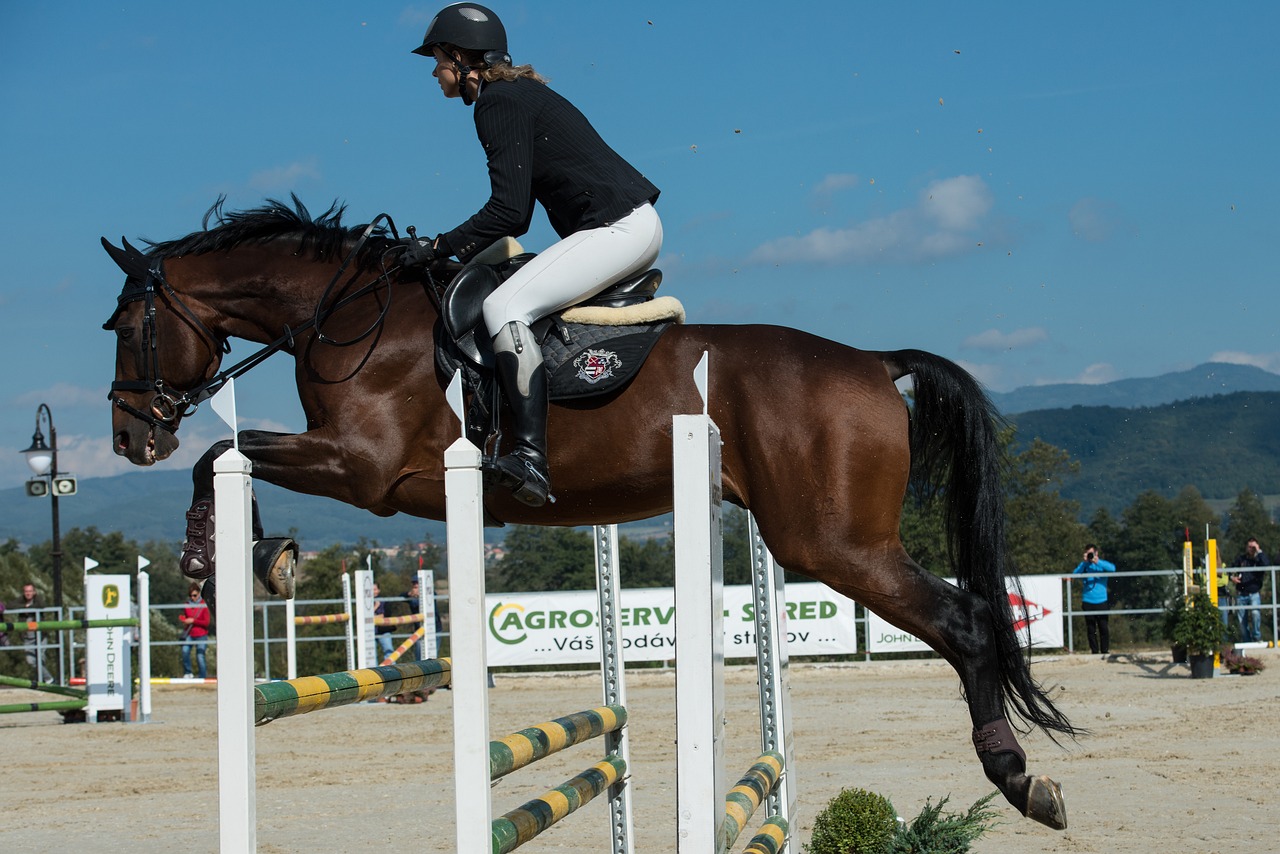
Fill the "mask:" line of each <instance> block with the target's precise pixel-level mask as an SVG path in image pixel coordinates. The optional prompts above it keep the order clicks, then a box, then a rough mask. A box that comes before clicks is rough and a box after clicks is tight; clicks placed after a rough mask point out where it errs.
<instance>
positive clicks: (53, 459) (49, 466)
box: [22, 403, 75, 608]
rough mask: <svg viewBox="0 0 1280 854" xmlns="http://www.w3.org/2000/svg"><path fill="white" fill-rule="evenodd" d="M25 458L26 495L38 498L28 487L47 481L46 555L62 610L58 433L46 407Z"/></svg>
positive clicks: (55, 599) (57, 603)
mask: <svg viewBox="0 0 1280 854" xmlns="http://www.w3.org/2000/svg"><path fill="white" fill-rule="evenodd" d="M42 414H43V415H44V418H45V421H47V422H48V424H49V444H47V445H46V444H45V443H44V433H42V432H40V416H41V415H42ZM22 453H23V454H24V455H25V456H26V458H27V465H28V466H30V467H31V471H32V472H34V473H35V475H36V477H35V479H34V480H32V481H28V482H27V494H28V495H32V496H36V497H39V496H40V495H41V494H42V492H41V491H40V490H38V489H32V484H34V483H40V482H42V481H43V479H44V478H46V477H47V478H48V479H49V480H48V486H47V492H48V495H49V503H50V505H51V506H52V508H53V550H52V551H51V552H50V554H49V556H50V557H51V558H52V559H53V605H54V607H55V608H61V607H62V540H61V538H60V537H59V534H58V493H59V491H61V490H60V487H59V480H60V479H59V477H58V432H57V431H56V430H54V429H53V413H52V412H50V411H49V407H48V406H47V405H45V404H43V403H42V404H40V406H39V408H37V409H36V432H35V434H34V435H33V436H32V437H31V447H30V448H27V449H26V450H25V451H23V452H22ZM70 490H71V493H74V492H75V481H74V480H72V481H71V487H70Z"/></svg>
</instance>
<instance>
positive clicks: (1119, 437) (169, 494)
mask: <svg viewBox="0 0 1280 854" xmlns="http://www.w3.org/2000/svg"><path fill="white" fill-rule="evenodd" d="M1244 392H1249V393H1251V394H1240V393H1244ZM992 398H993V400H994V401H995V402H996V404H997V406H998V407H999V408H1000V410H1001V412H1002V413H1004V414H1005V415H1006V416H1007V417H1009V418H1010V420H1011V421H1013V422H1014V423H1015V424H1016V425H1017V427H1018V431H1019V433H1018V441H1019V442H1020V443H1025V442H1029V441H1031V439H1032V438H1035V437H1039V438H1041V439H1043V440H1044V441H1046V442H1049V443H1050V444H1052V445H1056V446H1058V447H1060V448H1063V449H1064V450H1066V451H1067V452H1068V453H1070V454H1071V456H1072V457H1073V458H1074V459H1078V460H1080V461H1081V473H1080V476H1079V477H1078V478H1076V479H1073V480H1072V481H1071V482H1070V483H1068V484H1066V485H1065V486H1064V488H1063V490H1062V492H1063V495H1065V496H1066V497H1068V498H1075V499H1077V500H1079V501H1080V502H1081V504H1082V506H1083V508H1084V511H1085V513H1086V514H1087V513H1089V512H1091V511H1092V510H1093V509H1094V508H1095V507H1098V506H1107V507H1108V508H1109V509H1111V510H1113V511H1116V510H1119V509H1121V508H1123V507H1124V506H1125V505H1127V504H1128V503H1129V502H1130V501H1132V499H1133V498H1134V497H1135V496H1136V495H1137V494H1138V493H1139V492H1141V491H1142V490H1144V489H1156V490H1157V491H1160V492H1162V493H1165V494H1169V495H1172V494H1174V493H1176V492H1177V491H1178V490H1179V489H1181V488H1182V486H1183V485H1185V484H1187V483H1192V484H1195V485H1196V486H1197V487H1198V488H1199V489H1200V490H1201V492H1202V493H1203V494H1204V495H1205V496H1206V497H1209V498H1218V499H1225V498H1231V497H1234V495H1235V494H1236V493H1237V492H1238V491H1239V490H1240V489H1241V488H1243V487H1244V486H1249V487H1250V488H1252V489H1253V490H1254V491H1255V492H1259V493H1260V494H1276V493H1280V375H1277V374H1272V373H1269V372H1267V371H1264V370H1261V369H1259V368H1253V367H1249V366H1245V365H1230V364H1220V363H1209V364H1204V365H1200V366H1199V367H1196V368H1193V369H1192V370H1189V371H1180V372H1177V373H1171V374H1164V375H1161V376H1158V377H1151V378H1148V379H1129V380H1119V381H1117V382H1113V383H1103V384H1100V385H1078V384H1059V385H1045V386H1031V387H1026V388H1020V389H1016V390H1014V391H1011V392H1005V393H996V394H992ZM255 488H256V490H257V494H258V498H259V501H260V504H261V507H262V514H263V521H264V525H265V527H266V529H267V533H268V534H290V533H291V532H292V534H293V535H294V536H296V537H297V538H298V539H299V541H300V542H301V543H302V545H303V548H307V549H312V548H315V549H318V548H324V547H326V546H328V545H331V544H333V543H344V544H355V543H357V542H359V541H360V540H361V539H362V538H363V539H365V540H367V541H370V542H377V543H378V544H381V545H383V546H392V545H399V544H401V543H404V542H419V541H422V540H424V539H426V538H431V539H433V540H435V541H436V542H443V541H444V524H443V523H441V522H436V521H432V520H428V519H418V518H414V517H411V516H405V515H403V514H401V515H397V516H392V517H389V518H382V517H378V516H374V515H373V514H371V513H369V512H367V511H364V510H360V509H357V508H355V507H349V506H347V505H345V504H341V503H339V502H337V501H333V500H330V499H327V498H318V497H316V496H311V495H300V494H296V493H292V492H287V491H286V490H283V489H280V488H279V487H276V486H273V485H271V484H269V483H265V482H262V481H259V482H257V483H255ZM1219 493H1222V494H1219ZM190 501H191V478H190V476H189V475H188V474H187V473H186V472H181V471H138V472H131V473H129V474H123V475H117V476H115V477H107V478H91V479H84V480H81V481H80V483H79V492H78V493H77V494H76V495H74V496H68V497H65V498H61V499H59V513H60V516H61V519H60V526H61V529H62V531H63V532H65V531H67V530H69V529H71V528H74V527H79V528H88V527H90V526H93V527H96V528H98V530H100V531H103V532H108V531H121V532H122V533H124V534H125V536H127V537H129V538H131V539H134V540H137V541H138V542H146V541H149V540H162V541H172V542H177V541H180V540H181V539H182V536H183V531H184V528H185V519H184V516H183V514H184V513H185V511H186V509H187V507H188V506H189V504H190ZM0 520H2V521H0V542H3V541H6V540H9V539H15V540H17V541H18V542H20V543H24V544H30V543H36V542H44V541H46V540H48V539H49V534H50V513H49V505H48V503H47V499H35V498H29V497H28V496H27V495H26V492H25V489H24V488H23V487H22V486H18V487H15V488H11V489H5V490H0ZM634 524H635V525H648V526H649V527H653V524H654V523H653V522H648V523H634ZM490 536H491V537H492V539H495V540H500V539H501V537H502V531H501V530H500V529H491V530H490Z"/></svg>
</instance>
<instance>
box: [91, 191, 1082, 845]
mask: <svg viewBox="0 0 1280 854" xmlns="http://www.w3.org/2000/svg"><path fill="white" fill-rule="evenodd" d="M341 213H342V210H341V208H339V207H337V206H335V207H331V208H330V209H329V211H328V212H327V213H326V214H324V215H323V216H321V217H318V218H315V219H313V218H312V217H310V216H309V215H308V214H307V212H306V209H305V208H303V207H302V206H301V204H297V203H296V199H295V208H294V209H291V208H289V207H288V206H285V205H282V204H280V203H277V202H271V203H269V204H267V205H266V206H264V207H262V208H259V209H255V210H251V211H246V212H240V213H223V211H222V209H221V204H218V205H215V206H214V208H213V209H211V210H210V215H211V216H213V217H214V220H215V221H214V224H213V226H212V227H210V223H209V217H206V220H205V228H204V229H203V230H201V231H197V232H194V233H192V234H190V235H188V236H186V237H183V238H181V239H178V240H174V241H169V242H166V243H159V244H151V245H150V249H149V251H148V252H147V253H145V254H144V253H141V252H139V251H138V250H134V249H133V248H132V247H129V246H128V244H127V243H126V248H125V249H116V248H115V247H111V246H110V245H109V244H107V243H106V241H105V240H104V241H103V243H104V245H106V246H108V251H110V252H111V254H112V257H113V258H114V259H115V260H116V261H117V263H118V264H119V265H120V266H121V267H122V269H124V271H125V273H126V274H127V278H126V283H125V290H124V293H123V294H122V295H121V296H120V299H119V304H118V307H117V310H116V312H115V313H114V314H113V315H112V317H111V319H110V320H109V321H108V322H107V323H106V324H105V328H107V329H111V330H113V331H114V332H115V334H116V336H117V342H118V343H117V351H116V382H115V383H113V391H112V399H113V401H114V402H115V404H116V406H115V409H114V419H113V430H114V436H115V449H116V453H118V454H121V455H123V456H125V457H127V458H128V459H129V460H130V461H131V462H133V463H136V464H138V465H150V464H152V463H154V462H155V461H157V460H161V459H164V458H165V457H167V456H168V455H169V454H171V453H172V452H173V450H174V449H175V448H176V447H177V445H178V439H177V437H176V435H175V431H176V430H177V428H178V425H179V423H180V421H181V419H182V416H183V415H184V414H185V412H186V411H187V409H188V406H189V405H190V404H191V403H192V402H193V400H192V397H191V396H190V395H188V394H187V393H189V392H192V390H195V389H200V388H206V387H207V385H208V383H209V381H210V380H215V379H216V377H217V375H218V371H219V368H220V364H221V359H222V356H223V354H224V353H225V352H226V351H227V339H228V338H230V337H236V338H242V339H247V340H249V341H256V342H262V343H267V342H276V343H277V344H279V345H280V349H284V350H286V351H287V352H289V353H290V354H291V355H292V356H293V357H294V359H295V360H296V363H297V370H296V375H297V385H298V394H299V396H300V398H301V402H302V406H303V410H304V412H305V413H306V418H307V430H306V432H305V433H300V434H296V435H288V434H279V433H268V432H263V431H244V432H242V433H241V434H240V436H239V440H240V450H241V452H242V453H244V454H245V455H246V456H247V457H248V458H249V459H250V460H252V462H253V473H254V476H255V477H259V478H262V479H264V480H267V481H270V482H271V483H274V484H277V485H279V486H282V487H285V488H286V489H291V490H294V491H297V492H305V493H310V494H313V495H325V496H329V497H331V498H335V499H337V500H339V501H343V502H346V503H348V504H352V505H355V506H357V507H363V508H366V509H368V510H369V511H371V512H373V513H376V514H378V515H381V516H389V515H391V514H393V513H409V514H412V515H415V516H422V517H426V518H431V519H442V518H443V514H444V508H445V496H444V469H443V452H444V448H445V447H446V445H447V444H448V443H449V442H451V441H452V440H453V439H455V438H456V437H457V435H458V422H457V420H456V419H455V417H454V415H453V413H452V412H451V410H450V409H449V407H448V406H447V404H446V401H445V394H444V388H445V386H446V383H447V381H446V378H445V377H444V376H442V375H441V373H440V372H439V371H438V370H437V368H436V366H435V362H434V358H433V344H432V334H431V330H432V326H433V324H434V322H435V320H436V316H437V315H436V309H435V307H434V305H433V302H432V300H430V299H429V298H428V296H427V293H426V291H425V289H424V288H423V287H422V286H421V283H420V282H418V281H414V280H406V279H404V278H403V277H401V276H399V275H398V274H397V273H396V271H395V270H394V269H393V270H392V271H391V272H390V273H389V274H387V272H386V259H387V258H388V257H394V252H395V251H396V247H397V245H398V244H397V243H396V241H394V240H393V239H392V238H391V237H389V236H387V235H386V234H385V233H380V232H375V233H373V234H372V235H371V236H370V232H369V231H368V230H367V229H366V230H364V232H363V233H362V232H361V230H359V229H356V228H346V227H343V226H342V224H341ZM364 238H367V240H365V239H364ZM352 259H354V263H352V265H351V266H350V269H348V268H347V266H346V265H345V260H352ZM456 270H457V267H456V265H453V266H450V265H449V264H445V265H441V266H439V267H438V268H437V269H436V270H435V273H436V274H437V275H441V276H448V275H451V274H452V273H454V272H456ZM379 274H380V275H379ZM393 292H394V293H393ZM393 295H394V303H391V300H392V297H393ZM319 305H323V306H325V307H326V308H327V309H331V310H330V311H328V312H327V314H326V316H324V317H323V322H322V324H321V327H320V330H319V331H318V330H317V328H316V326H315V325H314V324H313V323H312V321H313V320H314V319H315V318H316V317H317V306H319ZM388 308H390V310H388ZM321 332H323V334H321ZM335 341H336V342H338V343H334V342H335ZM342 345H345V346H342ZM704 351H707V352H709V353H710V377H709V380H710V382H709V385H710V389H711V402H710V414H711V416H712V418H713V419H714V420H715V422H716V423H717V424H718V425H719V427H720V430H721V432H722V436H723V442H724V446H723V451H722V461H723V462H722V464H723V474H724V494H725V497H726V498H727V499H729V500H730V501H732V502H734V503H736V504H738V505H740V506H742V507H744V508H747V509H748V510H750V511H751V512H752V513H753V514H754V515H755V518H756V520H757V522H758V525H759V528H760V532H761V534H762V535H763V537H764V539H765V541H766V543H767V544H768V547H769V549H770V550H771V551H772V552H773V554H774V555H775V557H776V558H777V560H778V562H779V564H780V565H781V566H785V567H787V568H788V569H789V570H793V571H795V572H800V573H803V574H804V575H807V576H809V577H811V578H814V579H816V580H818V581H821V582H823V583H825V584H827V585H829V586H830V587H832V588H834V589H835V590H838V591H839V592H841V593H843V594H844V595H846V596H849V597H850V598H853V599H855V600H857V601H859V602H861V603H863V604H864V605H865V606H867V607H868V608H870V609H871V610H873V611H875V612H876V613H877V614H879V615H881V616H882V617H884V618H885V619H886V620H888V621H889V622H890V623H892V624H893V625H895V626H897V627H899V628H901V629H903V630H904V631H907V632H910V633H911V634H913V635H916V636H917V637H919V638H921V639H922V640H924V641H926V642H927V643H928V644H929V645H930V646H931V647H933V649H935V650H936V651H937V652H938V653H939V654H941V655H942V656H943V657H944V658H945V659H946V660H947V661H948V662H950V664H951V665H952V666H953V667H954V668H955V670H956V672H957V673H958V674H959V676H960V680H961V683H962V686H963V691H964V696H965V698H966V700H967V703H968V706H969V712H970V717H971V719H972V723H973V727H974V731H973V741H974V746H975V748H976V749H977V752H978V756H979V758H980V759H981V762H982V766H983V769H984V771H985V772H986V775H987V777H988V778H989V779H990V780H991V781H992V782H993V783H995V784H996V785H997V786H998V787H999V788H1000V790H1001V792H1002V793H1003V794H1004V796H1005V797H1006V798H1007V799H1008V800H1009V802H1010V803H1011V804H1013V805H1014V806H1015V807H1017V808H1018V809H1019V810H1020V811H1021V812H1022V813H1023V814H1024V815H1026V816H1028V817H1030V818H1033V819H1035V820H1036V821H1039V822H1042V823H1044V824H1046V825H1049V826H1050V827H1054V828H1064V827H1066V813H1065V809H1064V806H1063V802H1062V795H1061V790H1060V788H1059V786H1058V784H1057V783H1055V782H1054V781H1052V780H1051V779H1049V778H1048V777H1043V776H1040V777H1031V776H1028V775H1027V774H1026V764H1025V755H1024V753H1023V751H1022V749H1021V747H1020V746H1019V745H1018V742H1017V740H1016V739H1015V737H1014V734H1013V731H1012V729H1011V727H1010V724H1009V723H1008V720H1009V718H1010V717H1012V718H1014V719H1015V721H1017V720H1020V721H1021V722H1022V723H1023V724H1026V725H1031V726H1038V727H1040V728H1042V729H1044V730H1046V731H1048V732H1050V734H1053V733H1062V734H1066V735H1069V736H1070V735H1074V734H1075V731H1074V730H1073V728H1072V727H1071V725H1070V723H1069V722H1068V721H1067V720H1066V718H1065V717H1064V716H1063V715H1062V713H1061V712H1060V711H1059V710H1058V709H1057V708H1055V706H1054V705H1053V703H1052V702H1051V700H1050V699H1049V698H1048V696H1047V695H1046V694H1045V693H1044V691H1043V690H1042V689H1041V687H1040V686H1039V685H1038V684H1037V683H1036V681H1035V680H1034V679H1033V678H1032V676H1031V672H1030V667H1029V661H1028V658H1027V654H1026V653H1025V651H1024V650H1023V649H1022V648H1021V646H1020V645H1019V643H1018V639H1017V636H1016V634H1015V632H1014V629H1013V628H1012V622H1013V621H1012V617H1011V609H1010V606H1009V597H1008V595H1007V592H1006V586H1005V582H1006V576H1007V575H1009V572H1008V570H1007V569H1006V566H1005V560H1004V555H1005V543H1004V516H1003V504H1002V499H1001V492H1000V466H1001V456H1000V449H999V446H998V443H997V441H996V433H997V419H996V416H995V414H994V411H993V409H992V406H991V404H990V402H989V400H988V399H987V397H986V396H985V394H984V393H983V391H982V390H981V388H980V387H979V385H978V384H977V383H976V382H975V381H974V380H973V379H972V377H970V376H969V375H968V374H966V373H965V372H964V371H963V370H961V369H960V368H959V367H958V366H956V365H955V364H953V363H952V362H950V361H947V360H946V359H943V358H941V357H939V356H935V355H931V354H928V353H924V352H921V351H918V350H900V351H897V352H886V353H876V352H866V351H860V350H855V349H853V348H851V347H847V346H844V345H842V344H837V343H834V342H832V341H827V340H824V339H821V338H817V337H815V336H813V335H809V334H806V333H804V332H800V331H797V330H794V329H787V328H781V327H776V326H720V325H686V326H674V327H672V328H670V329H669V330H667V331H666V332H665V333H664V334H663V335H662V337H661V338H660V339H659V341H658V343H657V346H656V347H655V348H654V349H653V351H652V353H651V355H650V357H649V360H648V362H647V364H646V365H645V366H644V368H643V369H642V370H641V371H640V373H639V374H638V375H637V376H636V377H635V378H634V380H632V381H631V382H630V383H629V384H628V385H626V386H625V387H623V388H622V389H620V390H616V391H614V392H612V393H611V394H609V395H607V396H605V397H603V398H597V399H590V400H585V401H576V402H570V403H562V404H553V405H552V406H551V412H550V420H549V444H550V463H551V473H552V486H553V491H554V494H555V498H556V501H555V502H554V503H549V504H547V505H545V506H543V507H540V508H536V509H533V508H529V507H526V506H524V505H522V504H520V503H518V502H516V501H515V500H514V499H512V498H511V497H510V496H509V495H507V494H504V493H502V492H494V493H493V494H490V495H488V496H487V498H486V504H487V509H488V512H489V514H490V515H491V516H492V517H493V518H494V519H495V520H501V521H504V522H513V523H520V524H535V525H587V524H597V523H613V522H626V521H629V520H634V519H643V518H647V517H650V516H654V515H658V514H661V513H664V512H667V511H669V510H671V505H672V476H671V416H672V415H674V414H678V413H690V412H699V411H701V405H702V404H701V400H700V398H699V396H698V393H697V390H696V388H695V386H694V383H693V382H692V380H691V378H690V375H691V372H692V371H693V368H694V366H695V365H696V364H697V362H698V360H699V358H700V357H701V356H702V353H703V352H704ZM908 374H909V375H911V376H912V378H913V382H914V389H915V403H914V406H913V408H912V410H911V411H910V412H909V411H908V407H907V405H906V404H905V403H904V401H903V399H902V396H901V394H900V393H899V391H898V389H897V388H896V386H895V385H894V382H895V380H897V379H898V378H900V377H903V376H906V375H908ZM194 400H195V402H198V400H199V397H198V395H197V396H195V398H194ZM227 444H228V443H222V444H220V445H219V446H215V447H214V448H213V449H210V452H209V453H208V454H206V455H205V457H204V458H203V459H202V461H201V463H199V464H197V466H196V470H195V473H194V480H195V495H194V501H195V503H196V504H199V503H200V502H206V501H208V500H209V499H210V497H211V496H212V459H213V457H214V456H215V455H216V454H217V453H221V451H222V450H224V449H225V447H226V446H227ZM913 460H914V463H915V466H916V472H917V473H918V474H923V475H924V476H926V478H927V480H928V482H929V483H931V484H932V488H934V489H937V490H940V492H941V494H942V496H943V497H944V498H945V500H946V502H947V503H948V513H947V523H948V528H949V537H950V542H951V546H952V555H953V566H952V567H951V569H952V570H953V572H954V573H955V575H956V576H957V577H958V579H959V581H960V586H958V587H957V586H953V585H951V584H948V583H947V582H945V581H943V580H942V579H940V578H939V577H937V576H935V575H933V574H931V573H929V572H927V571H925V570H924V569H922V568H921V567H920V566H918V565H917V564H916V563H915V562H914V561H913V560H912V559H911V557H910V556H909V555H908V554H907V553H906V551H905V550H904V549H903V547H902V544H901V542H900V541H899V538H898V525H899V516H900V513H901V508H902V501H903V496H904V494H905V491H906V488H907V485H908V480H909V476H910V475H911V470H912V464H913Z"/></svg>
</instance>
